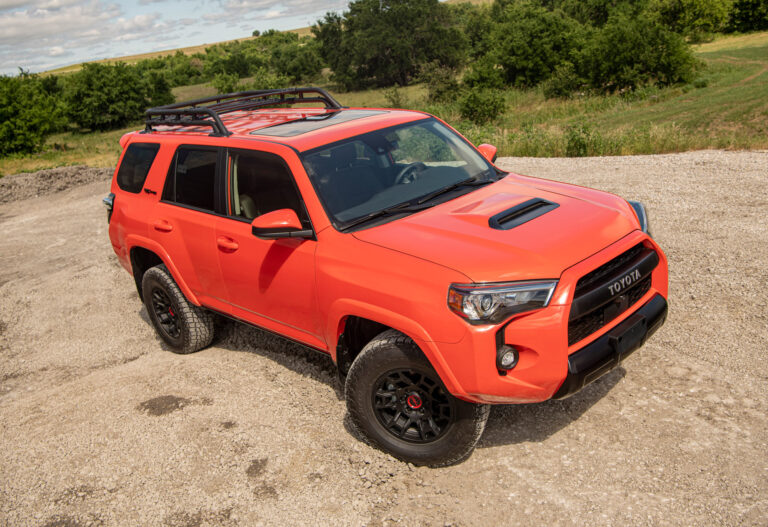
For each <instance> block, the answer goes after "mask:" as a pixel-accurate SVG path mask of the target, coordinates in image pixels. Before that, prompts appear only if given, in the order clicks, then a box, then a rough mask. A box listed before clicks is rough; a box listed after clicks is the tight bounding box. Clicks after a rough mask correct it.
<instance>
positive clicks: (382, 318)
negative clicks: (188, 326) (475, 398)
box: [326, 299, 466, 397]
mask: <svg viewBox="0 0 768 527" xmlns="http://www.w3.org/2000/svg"><path fill="white" fill-rule="evenodd" d="M349 316H357V317H362V318H366V319H368V320H372V321H374V322H378V323H379V324H384V325H385V326H389V327H390V328H392V329H395V330H397V331H399V332H401V333H403V334H404V335H407V336H408V337H410V338H411V340H413V341H414V342H415V343H416V345H417V346H418V347H419V348H420V349H421V351H422V352H423V353H424V355H425V356H426V357H427V360H429V362H430V364H432V367H433V368H434V369H435V371H436V372H437V374H438V375H439V376H440V378H441V379H442V381H443V383H444V384H445V387H446V388H447V389H448V391H449V392H451V393H452V394H453V395H456V396H459V397H461V396H465V395H466V394H465V393H464V390H463V389H462V388H461V385H460V384H459V382H458V381H457V379H456V377H455V376H454V374H453V372H452V371H451V369H450V367H449V366H448V364H447V362H446V361H445V360H444V358H443V356H442V354H441V353H440V349H439V347H438V346H439V344H438V343H437V342H435V341H434V340H433V338H432V336H431V335H430V334H429V332H428V331H427V330H426V329H425V328H423V327H422V326H421V325H419V324H418V323H416V322H415V321H413V320H411V319H409V318H407V317H404V316H403V315H400V314H399V313H396V312H394V311H390V310H388V309H384V308H382V307H380V306H376V305H373V304H368V303H366V302H361V301H359V300H353V299H338V300H336V301H335V302H333V304H332V305H331V307H330V310H329V317H328V321H327V326H326V335H329V336H330V338H329V343H328V344H329V351H330V353H331V358H332V359H333V361H334V362H336V360H337V358H336V346H337V344H338V341H339V336H340V335H341V328H342V326H343V322H344V320H345V319H346V318H347V317H349Z"/></svg>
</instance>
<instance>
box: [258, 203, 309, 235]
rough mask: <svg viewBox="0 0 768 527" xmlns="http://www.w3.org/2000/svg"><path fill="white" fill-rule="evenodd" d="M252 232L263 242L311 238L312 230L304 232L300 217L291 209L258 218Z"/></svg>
mask: <svg viewBox="0 0 768 527" xmlns="http://www.w3.org/2000/svg"><path fill="white" fill-rule="evenodd" d="M251 232H253V235H254V236H256V237H258V238H261V239H262V240H277V239H278V238H311V237H312V235H313V234H314V233H313V232H312V231H311V230H310V229H306V230H302V228H301V222H300V221H299V217H298V216H296V212H294V211H293V210H291V209H280V210H273V211H272V212H267V213H266V214H262V215H261V216H257V217H256V218H254V219H253V221H252V222H251Z"/></svg>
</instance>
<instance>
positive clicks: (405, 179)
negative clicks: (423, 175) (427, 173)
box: [395, 161, 427, 185]
mask: <svg viewBox="0 0 768 527" xmlns="http://www.w3.org/2000/svg"><path fill="white" fill-rule="evenodd" d="M425 168H427V165H425V164H424V163H422V162H421V161H416V162H415V163H411V164H410V165H408V166H407V167H405V168H403V169H402V170H401V171H400V172H398V173H397V176H396V177H395V185H402V184H403V183H413V182H414V181H416V174H417V173H418V172H421V171H422V170H424V169H425Z"/></svg>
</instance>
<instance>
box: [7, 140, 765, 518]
mask: <svg viewBox="0 0 768 527" xmlns="http://www.w3.org/2000/svg"><path fill="white" fill-rule="evenodd" d="M499 163H500V165H501V166H503V167H506V168H508V169H511V170H514V171H516V172H519V173H523V174H528V175H533V176H542V177H548V178H553V179H560V180H564V181H571V182H574V183H578V184H582V185H587V186H592V187H597V188H601V189H605V190H608V191H611V192H615V193H617V194H620V195H622V196H625V197H628V198H635V199H640V200H642V201H644V202H645V203H646V204H647V205H648V208H649V210H650V214H651V221H652V229H653V232H654V235H655V237H656V239H657V240H658V241H659V243H660V244H661V245H662V247H664V248H665V250H666V251H667V254H668V256H669V259H670V271H671V277H670V281H671V290H670V306H671V311H670V316H669V319H668V321H667V324H666V325H665V326H664V327H663V328H662V329H661V330H660V331H659V332H658V333H657V334H656V335H655V336H654V337H653V338H652V339H651V340H650V342H649V343H648V344H647V345H646V346H645V348H643V349H642V350H640V351H639V352H637V353H635V354H634V355H633V356H632V357H630V358H629V359H628V360H627V361H626V362H625V363H624V365H623V367H621V368H619V369H618V370H615V371H614V372H612V373H611V374H609V375H607V376H605V377H603V378H602V379H601V380H599V381H597V382H596V383H595V384H593V385H591V386H589V387H587V388H586V389H584V390H583V391H582V392H580V393H579V394H577V395H575V396H574V397H572V398H571V399H568V400H566V401H560V402H547V403H543V404H538V405H520V406H505V407H494V408H493V411H492V412H491V417H490V419H489V422H488V426H487V429H486V432H485V435H484V436H483V438H482V440H481V442H480V444H479V446H478V449H477V450H476V452H475V453H474V455H473V456H472V457H471V458H469V459H468V460H467V461H465V462H464V463H462V464H460V465H457V466H454V467H449V468H444V469H429V468H416V467H413V466H409V465H406V464H403V463H400V462H398V461H395V460H393V459H392V458H390V457H389V456H387V455H385V454H383V453H381V452H379V451H377V450H374V449H372V448H370V447H368V446H366V445H364V444H363V443H362V442H360V441H359V440H358V438H357V436H356V432H355V431H353V430H352V429H351V427H350V425H349V421H348V417H347V416H346V410H345V405H344V401H343V398H342V394H341V393H340V390H339V386H338V385H337V382H336V379H335V373H334V370H333V366H332V364H331V362H330V360H328V359H327V358H326V357H324V356H321V355H317V354H314V353H311V352H309V351H305V350H303V349H301V348H299V347H297V346H294V345H292V344H288V343H286V342H284V341H282V340H280V339H278V338H276V337H272V336H269V335H266V334H263V333H261V332H259V331H257V330H254V329H250V328H247V327H245V326H241V325H238V324H234V323H222V324H221V325H220V327H219V328H218V330H219V335H220V336H219V337H218V338H217V340H216V342H215V343H214V345H213V346H212V347H211V348H209V349H206V350H204V351H202V352H200V353H197V354H194V355H191V356H178V355H174V354H172V353H170V352H168V351H167V350H165V349H163V345H162V344H161V343H160V341H159V340H158V339H157V338H156V337H155V334H154V332H153V330H152V328H151V327H150V325H149V322H148V319H147V314H146V312H145V310H144V309H143V308H142V305H141V304H140V302H139V300H138V296H137V294H136V292H135V289H134V286H133V281H132V280H131V278H130V277H129V275H128V274H127V273H126V272H125V271H124V270H123V269H122V268H120V267H119V265H118V263H117V261H116V258H115V257H114V255H113V254H112V250H111V247H110V245H109V242H108V239H107V233H106V227H107V225H106V222H105V213H104V210H103V208H102V206H101V204H100V199H101V197H103V196H104V195H105V194H106V193H107V192H108V183H107V179H106V178H107V175H105V174H104V173H103V172H102V173H100V174H98V175H93V174H94V173H92V172H91V171H90V170H89V169H81V168H68V169H65V170H64V171H63V172H60V173H59V172H50V173H49V174H48V175H46V176H45V177H41V176H39V175H24V176H10V177H6V178H4V179H3V180H2V182H1V183H0V188H2V189H5V190H0V196H3V197H2V201H4V202H5V203H4V204H2V205H0V430H2V432H1V433H0V525H48V526H53V525H59V526H84V525H170V526H187V527H192V526H200V525H224V526H228V525H329V524H332V525H370V526H374V525H376V526H382V525H395V524H400V525H436V526H444V525H467V526H468V525H505V524H511V525H517V524H524V525H595V524H599V525H621V526H624V525H653V526H656V525H685V526H689V525H766V524H767V523H768V454H767V453H766V452H768V449H767V447H768V445H767V444H766V443H768V422H767V421H768V420H767V419H766V410H768V399H767V398H766V395H767V394H766V386H767V385H768V384H767V382H766V381H768V361H766V345H765V342H766V341H768V309H767V308H766V305H765V300H764V293H763V291H762V288H763V287H764V284H765V278H766V272H765V269H766V262H768V258H767V255H768V228H766V227H767V223H768V221H767V220H766V216H767V215H768V153H765V152H719V151H705V152H694V153H686V154H677V155H663V156H637V157H622V158H587V159H513V158H506V159H502V160H500V162H499ZM59 176H60V177H59ZM16 178H26V183H23V184H21V182H20V180H17V179H16ZM46 178H47V179H46ZM62 178H71V181H67V182H65V181H61V180H60V179H62ZM89 178H96V179H98V181H96V182H93V183H87V184H83V185H78V186H75V187H73V188H69V189H68V190H65V191H61V192H54V190H56V189H60V188H61V187H60V185H62V186H66V185H64V183H69V182H72V181H89V180H90V179H89ZM45 180H47V181H49V182H50V183H51V184H52V185H53V190H51V192H52V193H49V190H50V188H49V186H50V185H49V186H46V185H44V184H38V183H40V181H45ZM16 181H19V182H20V184H19V185H18V188H20V189H21V190H19V191H18V192H16V191H13V190H11V191H7V189H9V188H11V189H13V188H16V187H14V186H13V185H14V183H15V182H16ZM35 182H37V183H35ZM35 185H37V186H35ZM30 189H33V190H30ZM42 195H46V197H45V199H28V198H32V197H34V196H42ZM6 196H7V197H6ZM15 198H19V199H15ZM22 198H23V199H22ZM14 199H15V200H14Z"/></svg>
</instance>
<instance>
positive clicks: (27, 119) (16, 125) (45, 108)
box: [0, 71, 61, 156]
mask: <svg viewBox="0 0 768 527" xmlns="http://www.w3.org/2000/svg"><path fill="white" fill-rule="evenodd" d="M45 79H47V77H46V78H43V79H41V78H40V77H38V76H37V75H30V74H29V73H27V72H25V71H20V73H19V75H18V76H16V77H10V76H0V156H7V155H8V154H13V153H25V154H26V153H33V152H37V151H39V150H40V149H41V148H42V146H43V143H44V142H45V138H46V137H47V136H48V135H49V134H50V133H52V132H54V131H55V130H56V129H57V128H58V127H59V126H61V111H60V108H59V106H58V104H57V103H56V100H55V97H54V95H52V94H51V90H56V89H57V88H56V86H57V83H56V82H55V81H48V80H45Z"/></svg>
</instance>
